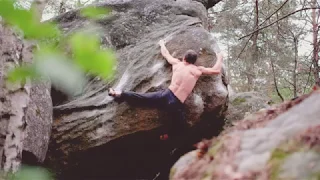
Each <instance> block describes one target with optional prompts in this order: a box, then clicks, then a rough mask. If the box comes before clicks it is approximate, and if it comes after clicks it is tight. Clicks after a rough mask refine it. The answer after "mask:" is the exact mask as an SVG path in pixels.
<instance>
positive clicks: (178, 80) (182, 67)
mask: <svg viewBox="0 0 320 180" xmlns="http://www.w3.org/2000/svg"><path fill="white" fill-rule="evenodd" d="M159 45H160V47H161V54H162V55H163V57H164V58H165V59H166V60H167V61H168V62H169V63H170V64H171V65H172V69H173V75H172V79H171V84H170V86H169V89H170V90H171V91H172V92H173V94H174V95H175V96H176V97H177V98H178V99H179V100H180V101H181V102H182V103H183V102H184V101H185V100H186V99H187V97H188V96H189V94H190V93H191V92H192V90H193V88H194V86H195V84H196V82H197V80H198V79H199V77H200V76H201V75H202V74H207V75H213V74H220V72H221V67H222V61H223V57H222V52H216V56H217V62H216V64H215V65H214V66H213V67H211V68H206V67H203V66H195V65H194V63H195V62H196V60H197V57H198V55H197V53H196V52H195V51H193V50H188V51H187V52H186V54H185V56H184V58H183V61H182V62H181V61H180V60H178V59H176V58H174V57H172V56H171V54H170V53H169V51H168V49H167V48H166V46H165V42H164V41H163V40H160V41H159Z"/></svg>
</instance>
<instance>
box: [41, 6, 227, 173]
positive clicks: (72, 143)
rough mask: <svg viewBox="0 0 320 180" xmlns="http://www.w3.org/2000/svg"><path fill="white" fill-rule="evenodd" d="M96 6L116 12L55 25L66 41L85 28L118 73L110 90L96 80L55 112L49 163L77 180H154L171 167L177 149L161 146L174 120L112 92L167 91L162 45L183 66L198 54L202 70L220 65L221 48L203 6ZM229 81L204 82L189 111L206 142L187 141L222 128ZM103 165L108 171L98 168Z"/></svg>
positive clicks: (76, 16) (68, 16) (62, 19)
mask: <svg viewBox="0 0 320 180" xmlns="http://www.w3.org/2000/svg"><path fill="white" fill-rule="evenodd" d="M96 6H100V7H111V9H112V13H111V15H109V16H107V17H105V18H103V19H100V20H97V21H95V22H94V23H93V22H92V21H90V20H88V19H85V18H83V17H81V15H80V13H79V10H75V11H70V12H67V13H65V14H62V15H61V16H59V17H57V18H55V19H54V21H56V22H58V24H59V25H60V26H61V28H62V29H63V30H64V31H65V33H66V34H69V33H72V32H74V31H76V30H81V29H84V30H85V31H86V32H91V33H95V34H98V35H99V36H100V37H101V41H102V43H103V45H104V46H106V47H111V48H113V49H115V51H116V53H117V57H118V66H117V73H116V75H115V79H114V80H113V81H112V82H110V83H104V82H102V81H100V80H98V79H92V80H91V81H90V82H89V84H88V86H87V87H86V88H85V90H84V92H83V94H82V95H80V96H78V97H76V98H75V99H72V100H66V102H64V103H62V104H60V105H57V106H56V107H55V108H54V123H53V130H52V137H51V138H52V141H51V144H50V148H49V156H48V159H47V160H48V161H47V162H48V164H49V165H50V166H51V167H52V166H55V167H56V166H58V167H61V166H63V167H65V166H66V167H68V168H69V169H71V170H70V171H69V172H70V173H69V174H70V176H72V178H75V177H77V178H84V177H86V178H89V179H90V178H96V177H99V176H100V175H101V174H104V175H105V176H104V177H109V178H111V177H112V178H134V177H136V178H151V177H153V176H155V175H156V174H157V173H158V172H159V171H158V170H159V169H161V167H162V166H167V164H166V163H165V162H164V161H168V162H170V161H171V160H172V158H171V157H170V156H171V155H170V152H174V151H175V148H176V147H172V148H173V149H172V148H171V149H170V148H169V144H170V143H168V144H166V143H165V144H162V143H163V142H160V141H159V140H158V137H159V135H160V132H161V128H162V124H163V121H165V120H167V119H168V116H167V114H166V113H165V112H163V111H159V110H156V109H148V108H140V107H130V106H128V105H127V104H126V103H121V104H118V103H116V102H114V101H113V99H112V98H111V97H109V96H108V93H107V89H108V87H114V88H115V89H118V90H133V91H136V92H140V93H144V92H152V91H156V90H160V89H165V88H167V87H168V85H169V83H170V80H171V66H170V65H169V64H168V63H167V62H166V61H165V59H164V58H163V57H162V56H161V54H160V48H159V46H158V44H157V43H158V41H159V40H160V39H163V38H165V39H166V41H167V42H168V43H167V47H168V49H169V51H170V52H171V54H173V55H174V56H175V57H177V58H180V59H181V58H182V57H183V54H184V52H185V51H186V50H188V49H193V50H195V51H197V52H199V54H200V57H199V61H198V62H197V65H203V66H207V67H209V66H212V65H214V63H215V51H219V47H218V45H217V42H216V41H215V40H214V38H213V37H212V35H211V34H210V33H209V32H208V31H207V21H208V19H207V11H206V8H205V6H204V5H203V4H201V3H199V2H196V1H172V0H162V1H154V0H126V1H123V0H113V1H111V0H110V1H105V2H104V3H103V4H97V5H96ZM223 77H224V76H221V75H215V76H203V77H201V78H200V79H199V81H198V83H197V85H196V87H195V89H194V91H193V93H192V94H191V95H190V97H189V98H188V99H187V101H186V107H187V112H188V113H187V120H188V123H189V124H190V127H193V128H192V129H196V128H195V127H197V126H199V128H198V130H197V132H199V133H202V135H196V134H192V135H189V136H191V137H190V139H188V138H187V137H188V136H187V135H185V136H186V137H185V138H184V139H187V140H192V139H195V138H196V139H201V138H202V136H203V134H205V133H207V134H206V135H208V136H212V135H214V134H217V133H219V131H220V130H221V129H222V127H223V124H224V121H223V116H224V112H225V110H226V103H227V97H228V91H227V88H226V86H227V83H226V82H225V80H224V78H223ZM59 97H60V96H59ZM55 98H57V97H55V96H53V100H54V99H55ZM60 102H62V101H60ZM200 125H201V127H202V128H200ZM195 131H196V130H195ZM195 133H196V132H195ZM180 140H181V139H180ZM192 141H194V140H192ZM129 149H130V150H129ZM122 161H127V163H125V165H124V164H123V163H120V162H122ZM171 163H172V162H171ZM97 164H99V166H100V165H101V166H103V169H102V168H100V169H99V168H95V169H94V168H92V166H93V165H97ZM151 164H152V165H151ZM164 164H165V165H164ZM154 166H157V167H156V168H158V170H156V168H153V167H154ZM158 166H159V167H158ZM106 167H107V170H105V168H106ZM145 168H146V169H149V170H148V171H146V170H145ZM82 169H83V171H81V170H82ZM98 171H101V172H98ZM72 172H73V173H72ZM75 172H76V173H75ZM123 172H126V173H123ZM65 173H66V171H65ZM99 173H101V174H99ZM143 174H144V175H145V176H143ZM146 174H147V175H146ZM108 175H109V176H108ZM101 176H102V175H101ZM69 178H71V177H69Z"/></svg>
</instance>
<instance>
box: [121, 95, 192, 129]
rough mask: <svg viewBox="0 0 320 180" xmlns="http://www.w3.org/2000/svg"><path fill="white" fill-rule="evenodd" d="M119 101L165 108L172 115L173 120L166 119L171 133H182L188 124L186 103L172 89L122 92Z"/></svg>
mask: <svg viewBox="0 0 320 180" xmlns="http://www.w3.org/2000/svg"><path fill="white" fill-rule="evenodd" d="M117 100H118V101H126V102H127V103H129V104H130V105H135V106H142V107H152V108H158V109H161V110H164V111H166V112H168V113H169V115H170V116H171V121H165V125H166V127H167V128H168V129H169V132H168V133H169V134H177V133H178V134H180V133H181V132H182V131H185V130H186V128H187V127H188V126H187V122H186V116H185V110H184V104H183V103H182V102H181V101H180V100H179V99H178V98H177V97H176V96H175V95H174V94H173V93H172V91H171V90H170V89H166V90H161V91H157V92H151V93H143V94H142V93H135V92H131V91H127V92H122V94H121V96H120V97H119V98H117Z"/></svg>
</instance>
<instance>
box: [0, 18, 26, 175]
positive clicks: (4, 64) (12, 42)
mask: <svg viewBox="0 0 320 180" xmlns="http://www.w3.org/2000/svg"><path fill="white" fill-rule="evenodd" d="M0 39H1V41H0V54H2V56H0V70H1V72H0V100H1V101H0V169H3V170H4V171H5V172H9V171H11V172H15V171H17V170H18V168H19V166H20V163H21V158H22V149H23V139H24V136H25V130H26V115H25V109H26V107H27V105H28V103H29V92H30V91H29V90H30V88H29V86H28V83H25V84H23V85H22V83H21V85H20V84H18V85H8V84H6V74H7V72H8V71H9V70H10V69H12V68H13V67H15V66H17V65H19V63H20V62H19V61H20V60H21V59H22V58H23V57H22V56H23V55H22V54H23V50H24V46H23V43H22V41H21V40H18V39H17V38H16V36H15V35H14V33H12V31H10V30H9V29H8V28H5V27H4V26H3V25H2V24H0Z"/></svg>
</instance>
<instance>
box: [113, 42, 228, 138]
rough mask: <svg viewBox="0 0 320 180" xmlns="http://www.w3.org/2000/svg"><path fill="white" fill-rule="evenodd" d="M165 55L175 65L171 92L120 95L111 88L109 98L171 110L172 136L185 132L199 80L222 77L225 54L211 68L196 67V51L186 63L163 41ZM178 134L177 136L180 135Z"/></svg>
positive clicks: (160, 43)
mask: <svg viewBox="0 0 320 180" xmlns="http://www.w3.org/2000/svg"><path fill="white" fill-rule="evenodd" d="M159 45H160V47H161V54H162V56H163V57H164V58H165V59H166V60H167V61H168V62H169V63H170V64H171V65H172V69H173V71H172V73H173V74H172V79H171V84H170V86H169V88H168V89H165V90H161V91H158V92H151V93H144V94H140V93H135V92H129V91H128V92H118V91H115V90H113V89H109V95H110V96H113V97H115V98H116V99H117V100H120V101H126V102H128V103H129V104H130V103H131V104H136V105H142V106H147V107H155V108H160V109H164V110H166V111H168V112H169V113H170V114H171V117H172V120H173V121H172V122H171V123H172V125H171V128H170V129H171V130H172V132H169V134H171V133H175V132H177V130H178V129H179V130H178V131H180V132H181V131H183V130H185V129H186V127H187V123H186V118H185V112H184V102H185V100H186V99H187V97H188V96H189V95H190V94H191V92H192V90H193V88H194V87H195V85H196V82H197V80H198V79H199V77H200V76H201V75H203V74H207V75H213V74H219V73H220V72H221V67H222V60H223V57H222V53H217V54H216V56H217V62H216V64H215V65H214V66H213V67H211V68H206V67H203V66H196V65H194V63H195V62H196V60H197V57H198V55H197V53H196V52H195V51H193V50H188V51H187V52H186V53H185V56H184V58H183V61H180V60H178V59H176V58H174V57H172V56H171V55H170V53H169V51H168V50H167V48H166V46H165V42H164V41H163V40H160V41H159ZM180 132H177V133H180ZM167 138H168V135H167V134H165V135H162V136H160V139H161V140H166V139H167Z"/></svg>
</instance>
